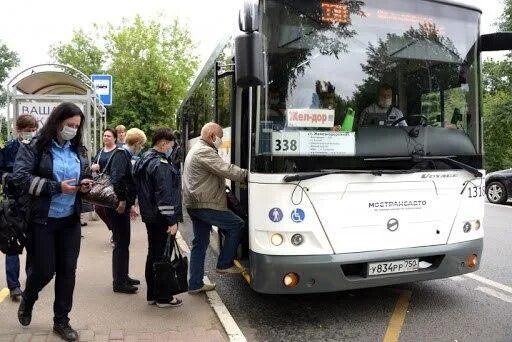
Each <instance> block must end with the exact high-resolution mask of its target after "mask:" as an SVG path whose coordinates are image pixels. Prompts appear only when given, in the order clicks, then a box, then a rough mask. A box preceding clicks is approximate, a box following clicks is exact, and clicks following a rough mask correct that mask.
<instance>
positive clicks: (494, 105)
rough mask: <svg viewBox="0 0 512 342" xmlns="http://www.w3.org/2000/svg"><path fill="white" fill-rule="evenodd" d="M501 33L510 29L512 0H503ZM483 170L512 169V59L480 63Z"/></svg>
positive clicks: (511, 57) (499, 21)
mask: <svg viewBox="0 0 512 342" xmlns="http://www.w3.org/2000/svg"><path fill="white" fill-rule="evenodd" d="M497 26H498V28H499V30H501V31H511V30H512V0H505V1H504V11H503V15H502V16H501V18H500V19H499V20H498V22H497ZM482 74H483V75H482V76H483V77H482V86H483V90H484V103H483V109H484V149H485V168H486V169H487V171H495V170H499V169H505V168H510V167H512V115H511V113H512V56H511V55H510V54H509V55H507V57H506V58H505V59H504V60H501V61H496V60H493V59H489V60H487V61H485V62H484V63H483V67H482Z"/></svg>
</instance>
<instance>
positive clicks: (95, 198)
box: [82, 149, 119, 208]
mask: <svg viewBox="0 0 512 342" xmlns="http://www.w3.org/2000/svg"><path fill="white" fill-rule="evenodd" d="M117 151H118V150H117V149H114V151H113V152H112V154H111V155H110V158H108V161H107V164H106V165H105V168H104V169H103V171H104V172H102V173H100V174H99V175H97V176H96V177H94V183H93V185H92V187H91V191H89V192H87V193H85V194H82V199H84V200H85V201H87V202H89V203H91V204H94V205H98V206H100V207H107V208H117V206H118V205H119V201H118V200H117V196H116V193H115V192H114V186H113V185H112V181H111V179H110V176H109V175H108V174H107V173H106V172H105V171H106V170H107V169H108V167H109V165H110V161H111V160H112V157H113V156H114V154H115V153H116V152H117Z"/></svg>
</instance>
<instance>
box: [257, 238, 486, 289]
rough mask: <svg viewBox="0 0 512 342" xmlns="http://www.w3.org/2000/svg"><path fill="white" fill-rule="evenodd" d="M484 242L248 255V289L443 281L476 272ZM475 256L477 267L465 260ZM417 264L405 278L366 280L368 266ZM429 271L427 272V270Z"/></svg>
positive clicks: (386, 276)
mask: <svg viewBox="0 0 512 342" xmlns="http://www.w3.org/2000/svg"><path fill="white" fill-rule="evenodd" d="M482 249H483V239H478V240H470V241H465V242H460V243H455V244H450V245H438V246H428V247H416V248H404V249H393V250H387V251H374V252H361V253H346V254H334V255H308V256H281V255H263V254H258V253H255V252H253V251H250V255H249V258H250V265H251V267H250V268H251V287H252V288H253V289H254V290H255V291H257V292H261V293H269V294H284V293H288V294H290V293H315V292H335V291H343V290H350V289H359V288H367V287H377V286H385V285H392V284H399V283H409V282H416V281H422V280H430V279H439V278H447V277H452V276H457V275H461V274H465V273H470V272H474V271H476V270H478V268H479V265H480V262H481V261H482V259H481V258H482ZM471 255H476V256H477V258H478V263H477V266H476V267H473V268H470V267H468V266H467V263H466V261H467V258H468V257H469V256H471ZM414 258H419V261H420V269H419V270H418V271H413V272H407V273H394V274H387V275H377V276H368V275H367V273H368V263H372V262H387V261H395V260H405V259H414ZM429 265H430V266H429ZM289 272H294V273H296V274H297V275H298V276H299V283H298V285H297V286H296V287H293V288H287V287H285V286H284V283H283V279H284V277H285V275H286V274H287V273H289Z"/></svg>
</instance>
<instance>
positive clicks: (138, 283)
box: [126, 277, 140, 285]
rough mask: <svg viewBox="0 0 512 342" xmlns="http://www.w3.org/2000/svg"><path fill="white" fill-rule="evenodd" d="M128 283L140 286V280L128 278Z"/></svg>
mask: <svg viewBox="0 0 512 342" xmlns="http://www.w3.org/2000/svg"><path fill="white" fill-rule="evenodd" d="M126 283H127V284H128V285H140V280H138V279H133V278H130V277H128V279H127V280H126Z"/></svg>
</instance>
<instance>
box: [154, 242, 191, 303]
mask: <svg viewBox="0 0 512 342" xmlns="http://www.w3.org/2000/svg"><path fill="white" fill-rule="evenodd" d="M173 256H174V258H173ZM153 270H154V275H155V288H154V294H153V295H154V296H155V298H156V299H161V298H170V297H172V296H174V295H177V294H180V293H183V292H186V291H187V290H188V282H187V272H188V259H187V257H185V256H183V255H182V254H181V251H180V249H179V247H178V243H177V242H176V238H175V237H174V236H169V237H168V238H167V244H166V246H165V251H164V255H163V256H162V259H160V261H157V262H155V263H153Z"/></svg>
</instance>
